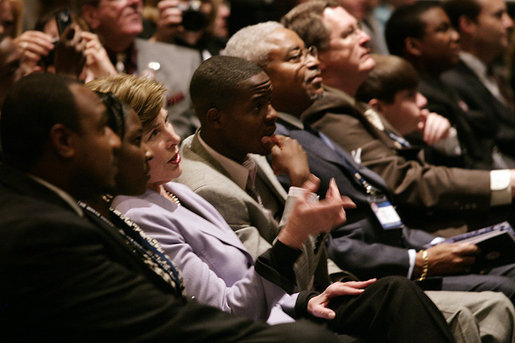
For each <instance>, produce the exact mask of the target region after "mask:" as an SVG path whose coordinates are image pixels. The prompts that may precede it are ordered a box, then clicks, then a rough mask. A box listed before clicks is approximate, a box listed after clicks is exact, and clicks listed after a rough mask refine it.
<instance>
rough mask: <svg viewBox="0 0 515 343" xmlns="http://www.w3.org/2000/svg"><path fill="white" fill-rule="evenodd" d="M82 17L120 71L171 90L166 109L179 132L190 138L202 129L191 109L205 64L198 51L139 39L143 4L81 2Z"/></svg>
mask: <svg viewBox="0 0 515 343" xmlns="http://www.w3.org/2000/svg"><path fill="white" fill-rule="evenodd" d="M79 4H80V6H79V7H80V8H79V15H80V17H81V18H82V19H83V20H84V21H85V22H86V23H87V25H88V26H89V28H90V29H91V31H93V32H94V33H96V34H98V36H99V37H100V40H101V41H102V43H103V44H104V47H105V48H106V50H107V53H108V54H109V57H110V58H111V62H112V63H113V65H114V66H115V67H116V69H117V71H118V72H124V73H127V74H135V73H136V74H139V75H148V76H149V77H152V78H155V79H156V80H158V81H159V82H162V83H163V84H164V85H165V86H166V88H167V89H168V94H167V99H166V104H165V107H166V109H167V110H168V112H169V114H170V121H171V122H172V124H173V126H174V127H175V131H176V132H177V133H178V134H179V135H180V136H181V137H186V136H188V135H190V134H191V133H193V132H194V131H195V129H196V128H197V127H198V126H199V122H198V119H197V118H196V117H195V114H194V113H193V110H192V108H191V100H190V96H189V92H188V86H189V81H190V79H191V76H192V75H193V72H194V71H195V69H196V68H197V66H198V65H199V64H200V62H201V58H200V54H199V53H198V51H196V50H193V49H189V48H185V47H181V46H178V45H173V44H168V43H160V42H151V41H148V40H144V39H140V38H137V36H138V35H139V34H140V33H141V32H142V31H143V18H142V11H143V1H142V0H128V1H109V0H80V1H79Z"/></svg>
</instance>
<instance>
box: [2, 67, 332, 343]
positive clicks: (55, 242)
mask: <svg viewBox="0 0 515 343" xmlns="http://www.w3.org/2000/svg"><path fill="white" fill-rule="evenodd" d="M107 122H108V118H106V111H105V107H104V105H102V103H101V101H100V99H99V98H98V97H97V96H96V95H95V94H94V93H92V92H91V91H89V90H88V89H86V88H85V87H84V86H82V85H81V84H79V83H77V82H75V81H73V80H71V79H64V78H61V77H59V76H56V75H52V74H33V75H30V76H28V77H26V78H24V79H22V80H20V81H19V82H18V83H16V84H15V85H13V87H12V89H11V91H10V93H9V94H8V95H7V97H6V99H5V102H4V105H3V108H2V116H1V119H0V127H1V134H2V145H3V148H4V164H3V165H2V166H0V175H1V176H0V203H1V204H2V206H0V236H1V237H2V238H1V239H0V242H1V243H0V260H1V261H2V262H1V264H0V275H1V280H2V282H1V283H0V302H1V306H0V328H1V330H2V337H3V339H4V340H6V341H9V342H11V341H16V342H25V341H69V342H91V341H99V342H143V341H145V342H163V341H180V342H193V341H195V342H197V341H199V340H200V341H209V342H277V341H279V342H291V341H301V342H312V341H316V340H317V341H318V340H320V341H323V342H336V341H337V340H336V337H335V336H334V335H333V334H332V333H330V332H327V331H325V330H324V329H322V328H321V327H318V326H315V325H312V324H309V323H302V324H298V325H297V324H294V325H290V324H286V325H279V326H275V327H269V326H267V325H266V324H264V323H258V322H253V321H251V320H247V319H243V318H238V317H234V316H231V315H229V314H226V313H223V312H221V311H219V310H216V309H214V308H211V307H206V306H202V305H199V304H197V303H196V302H194V301H192V300H189V299H187V298H186V297H185V296H184V294H183V291H184V290H183V287H182V283H181V280H180V275H179V274H178V272H177V271H176V269H175V267H174V266H173V263H172V262H170V261H169V260H168V259H167V258H166V256H165V257H161V259H159V261H158V262H156V260H155V259H153V258H152V257H151V258H150V259H148V258H147V259H144V258H143V255H145V256H154V255H155V252H154V251H153V250H152V249H151V248H150V247H147V246H146V245H145V244H144V243H145V242H144V241H142V240H139V241H138V239H137V236H135V235H132V236H130V237H131V238H129V235H128V234H124V233H122V232H121V230H119V229H118V228H116V227H114V226H112V225H109V224H108V223H106V222H103V221H102V219H101V218H99V217H97V215H96V214H95V213H94V212H93V211H91V210H89V209H87V208H84V207H81V206H78V205H77V203H76V201H75V199H89V198H91V197H96V196H98V195H99V194H102V192H103V191H104V190H105V189H106V188H108V187H112V186H113V184H114V176H115V172H116V166H115V164H114V162H115V155H114V152H115V151H116V149H117V148H118V147H119V146H120V139H119V138H118V136H116V135H115V134H114V132H113V131H112V130H111V128H109V127H108V126H107ZM136 241H138V242H140V243H143V244H137V243H135V242H136ZM150 260H151V261H154V262H153V263H150V264H149V261H150ZM165 266H166V267H165Z"/></svg>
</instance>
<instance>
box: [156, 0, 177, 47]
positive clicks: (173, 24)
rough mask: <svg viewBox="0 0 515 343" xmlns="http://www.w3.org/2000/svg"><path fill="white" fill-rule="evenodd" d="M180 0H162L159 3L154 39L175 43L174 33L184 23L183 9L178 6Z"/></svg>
mask: <svg viewBox="0 0 515 343" xmlns="http://www.w3.org/2000/svg"><path fill="white" fill-rule="evenodd" d="M179 2H180V1H179V0H162V1H160V2H159V3H158V4H157V9H158V10H159V18H158V20H157V29H156V33H155V34H154V36H153V37H152V40H155V41H158V42H165V43H173V40H174V35H175V33H176V32H177V31H178V30H179V27H180V24H181V23H182V11H181V10H180V9H179V8H178V7H177V5H179Z"/></svg>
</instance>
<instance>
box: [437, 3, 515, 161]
mask: <svg viewBox="0 0 515 343" xmlns="http://www.w3.org/2000/svg"><path fill="white" fill-rule="evenodd" d="M442 6H443V8H444V10H445V12H446V13H447V15H448V16H449V19H450V20H451V24H452V25H453V27H454V28H455V29H456V30H457V31H458V32H459V34H460V46H461V52H460V61H459V63H458V65H457V66H455V67H454V68H452V69H451V70H449V71H447V72H445V73H444V74H443V75H442V79H443V80H444V82H445V83H446V84H447V85H448V86H450V87H451V88H452V89H454V90H455V91H456V92H457V93H458V95H459V96H460V98H461V99H463V101H464V102H465V103H466V104H467V106H468V107H469V108H470V109H472V110H475V111H477V112H478V113H479V114H482V115H483V116H482V117H480V118H478V119H477V120H483V121H493V122H497V123H498V124H499V128H498V131H497V133H496V135H495V140H496V143H497V146H498V147H499V149H500V150H501V151H502V152H504V153H506V154H509V155H510V156H515V144H514V141H515V116H514V111H515V102H514V98H513V94H512V93H513V92H510V89H509V85H508V84H507V83H505V82H503V80H502V79H501V76H500V75H499V72H498V71H497V70H496V68H495V64H496V61H498V60H499V58H500V57H501V56H502V55H503V54H504V53H505V52H506V50H507V48H508V47H509V42H510V37H509V32H510V31H511V29H512V28H513V20H512V19H511V18H510V16H509V14H508V12H507V10H506V3H505V1H503V0H449V1H445V2H444V3H443V4H442Z"/></svg>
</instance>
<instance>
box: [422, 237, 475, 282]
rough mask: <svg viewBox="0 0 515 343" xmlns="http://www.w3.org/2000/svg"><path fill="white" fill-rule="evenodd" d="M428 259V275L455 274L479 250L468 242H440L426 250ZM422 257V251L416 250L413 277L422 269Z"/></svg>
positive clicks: (467, 264)
mask: <svg viewBox="0 0 515 343" xmlns="http://www.w3.org/2000/svg"><path fill="white" fill-rule="evenodd" d="M426 251H427V257H428V260H429V266H428V274H427V275H428V276H431V275H455V274H460V273H463V272H465V271H466V270H467V268H468V267H469V266H471V265H472V264H473V263H474V262H475V261H476V257H475V255H476V254H477V253H478V252H479V249H478V247H477V246H476V245H474V244H470V243H441V244H438V245H435V246H434V247H431V248H429V249H427V250H426ZM423 267H424V259H423V258H422V252H421V251H419V252H417V257H416V260H415V267H414V270H413V276H414V278H418V277H419V276H420V275H421V274H422V271H423Z"/></svg>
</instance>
